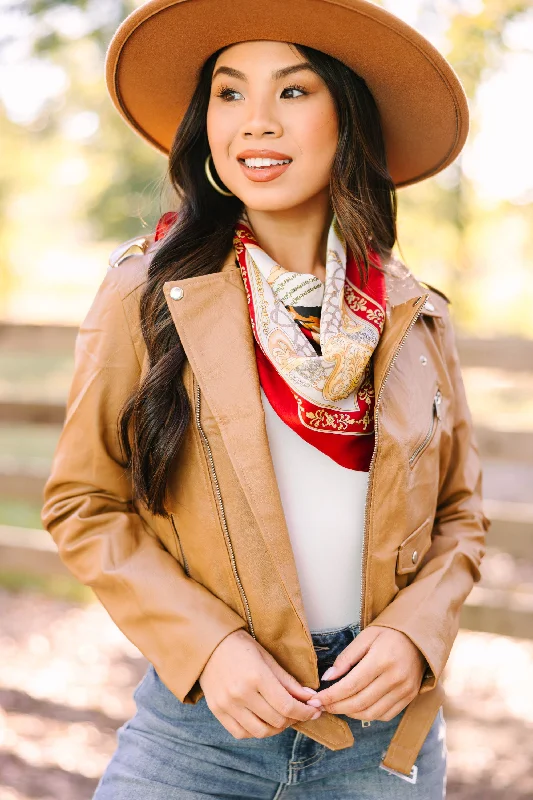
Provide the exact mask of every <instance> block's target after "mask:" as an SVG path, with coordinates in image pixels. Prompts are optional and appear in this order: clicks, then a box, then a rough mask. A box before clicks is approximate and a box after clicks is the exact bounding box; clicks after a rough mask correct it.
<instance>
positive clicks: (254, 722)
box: [234, 708, 281, 739]
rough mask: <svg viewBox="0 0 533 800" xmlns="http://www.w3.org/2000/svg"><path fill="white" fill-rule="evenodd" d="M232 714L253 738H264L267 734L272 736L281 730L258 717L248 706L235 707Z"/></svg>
mask: <svg viewBox="0 0 533 800" xmlns="http://www.w3.org/2000/svg"><path fill="white" fill-rule="evenodd" d="M234 714H235V719H236V721H237V722H238V723H239V725H241V726H242V727H243V728H244V729H245V730H246V731H248V732H249V734H250V736H253V737H254V738H255V739H265V738H266V737H267V736H274V735H275V734H277V733H280V732H281V731H280V729H279V728H275V727H273V726H272V725H269V724H268V723H266V722H265V721H264V720H262V719H260V718H259V717H258V716H257V714H254V712H253V711H250V709H249V708H236V709H235V712H234Z"/></svg>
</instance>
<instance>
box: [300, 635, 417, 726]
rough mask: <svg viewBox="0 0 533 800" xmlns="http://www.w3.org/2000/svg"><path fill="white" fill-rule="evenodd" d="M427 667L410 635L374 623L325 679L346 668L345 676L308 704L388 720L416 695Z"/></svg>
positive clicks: (345, 650) (338, 711)
mask: <svg viewBox="0 0 533 800" xmlns="http://www.w3.org/2000/svg"><path fill="white" fill-rule="evenodd" d="M354 664H356V665H357V666H354ZM351 667H353V669H351ZM426 667H427V661H426V659H425V657H424V656H423V655H422V653H421V651H420V650H419V649H418V647H416V645H414V644H413V642H412V641H411V640H410V639H409V637H408V636H406V635H405V634H404V633H402V632H401V631H397V630H393V629H392V628H384V627H381V626H379V625H373V626H371V627H369V628H366V629H365V630H363V631H361V633H359V634H358V635H357V636H356V638H355V639H354V640H353V642H351V644H349V645H348V647H346V648H345V649H344V650H343V651H342V653H340V655H339V656H338V657H337V658H336V660H335V662H334V665H333V667H330V669H329V670H326V672H325V673H324V676H326V680H333V679H334V678H338V677H340V676H341V675H345V673H348V674H347V675H346V677H344V678H343V679H342V680H340V681H338V683H335V684H334V685H333V686H329V687H328V688H327V689H323V690H322V691H321V692H317V694H316V695H314V696H313V697H312V698H310V699H309V700H308V705H312V706H313V707H317V708H318V707H321V708H324V709H325V710H326V711H329V712H330V713H332V714H346V716H348V717H353V718H354V719H362V720H373V719H375V720H383V721H385V720H387V721H388V720H391V719H393V717H395V716H396V715H397V714H399V713H400V711H402V709H403V708H405V706H406V705H408V703H410V702H411V700H413V699H414V698H415V697H416V695H417V694H418V691H419V689H420V684H421V682H422V677H423V674H424V671H425V669H426ZM348 670H350V671H349V672H348ZM324 676H322V677H324Z"/></svg>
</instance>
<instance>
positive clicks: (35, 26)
mask: <svg viewBox="0 0 533 800" xmlns="http://www.w3.org/2000/svg"><path fill="white" fill-rule="evenodd" d="M139 4H140V3H139V2H135V0H18V1H17V0H12V1H11V2H10V0H7V1H6V2H5V3H4V6H3V7H2V12H1V13H2V14H3V15H8V16H6V19H11V21H12V24H11V25H7V26H1V25H0V47H1V48H3V51H4V53H8V54H9V53H11V55H10V58H13V51H16V50H17V47H18V48H19V50H20V48H22V50H24V47H25V48H26V51H25V52H23V53H22V56H20V54H19V57H18V61H17V59H16V58H15V61H16V62H17V63H22V64H24V63H28V64H31V65H33V68H37V70H39V68H40V69H42V70H43V71H44V72H43V75H45V74H48V73H46V70H51V69H52V70H53V69H56V72H50V85H51V84H52V83H53V82H54V81H57V82H58V83H59V84H60V83H61V76H63V79H64V82H65V83H64V86H63V87H60V88H58V89H57V91H50V92H49V94H48V96H47V98H46V100H45V101H44V102H43V103H42V104H41V105H40V106H39V108H38V109H37V110H36V111H35V113H34V114H33V115H30V116H27V117H24V115H22V116H21V117H20V118H16V114H15V115H13V113H11V114H10V115H9V114H8V113H1V111H2V109H1V106H0V137H1V140H2V147H1V148H0V316H2V314H3V313H7V311H6V309H8V305H7V300H6V299H7V298H8V297H9V296H10V293H12V292H13V291H15V290H16V289H17V287H18V288H19V290H20V286H21V285H24V286H25V285H26V283H24V281H26V282H27V277H28V273H29V272H31V271H32V270H35V271H36V273H38V274H39V275H40V276H41V278H40V279H41V280H42V272H43V269H44V270H45V273H46V268H47V267H46V266H45V267H43V266H39V267H37V264H36V261H37V260H39V263H40V257H41V255H42V253H44V252H50V253H51V255H50V258H49V261H50V260H51V261H52V263H53V264H54V265H55V262H54V257H55V256H54V253H55V250H56V249H57V247H58V246H59V245H61V246H62V249H63V251H66V252H73V270H81V269H85V267H84V266H83V265H78V262H77V261H75V259H74V254H76V255H77V256H79V253H80V252H81V251H83V252H85V253H86V254H87V257H89V255H90V254H91V253H93V252H94V260H95V261H96V260H98V263H100V264H101V265H102V270H103V269H104V268H105V264H104V263H103V258H102V255H101V253H100V251H99V250H98V251H97V247H96V246H97V244H98V243H102V244H103V245H105V248H107V251H109V249H112V247H114V246H115V245H116V244H117V243H118V242H120V241H122V240H125V239H128V238H130V237H132V236H135V235H138V234H140V233H142V231H143V229H152V228H153V225H154V223H155V221H156V220H157V218H158V217H159V215H160V214H161V213H162V212H163V211H165V210H167V208H169V207H170V204H171V202H172V198H171V195H170V194H169V193H167V191H166V190H165V188H164V184H165V182H164V177H165V169H166V160H165V159H164V158H163V157H162V156H161V155H160V154H159V153H157V152H156V151H155V150H153V149H152V148H151V147H149V146H148V145H147V144H146V143H145V142H143V141H141V140H140V138H138V137H137V136H136V135H135V134H134V133H133V132H132V131H130V130H129V128H128V127H127V126H126V125H125V124H124V122H123V120H122V119H121V118H120V117H119V115H118V114H117V113H116V111H115V109H114V108H113V106H112V104H111V102H110V100H109V98H108V95H107V91H106V88H105V83H104V57H105V51H106V47H107V45H108V43H109V41H110V39H111V37H112V35H113V33H114V31H115V30H116V28H117V26H118V24H119V23H120V21H121V20H122V19H124V17H125V16H126V15H127V14H128V13H130V12H131V11H132V10H133V9H134V8H135V7H136V6H137V5H139ZM383 4H384V5H386V6H387V7H388V8H389V9H391V10H394V3H387V2H383ZM426 6H427V4H424V3H422V2H421V3H420V8H421V9H422V10H423V9H424V7H426ZM440 9H441V6H440V5H439V7H438V8H437V10H435V9H433V12H432V13H433V14H434V15H435V14H436V15H438V14H440V16H441V17H442V16H443V15H447V19H446V22H447V29H446V33H445V37H446V42H447V46H448V52H446V57H447V58H448V59H449V60H450V62H451V63H452V65H453V66H454V68H455V69H456V71H457V73H458V74H459V77H460V78H461V79H462V81H463V84H464V86H465V89H466V91H467V94H468V98H469V103H470V107H471V111H472V124H471V134H470V136H471V137H472V136H475V135H476V133H477V132H478V126H479V120H478V117H477V96H478V89H479V87H480V85H482V84H483V83H484V82H485V81H487V80H488V79H489V78H490V76H491V74H494V73H496V72H497V71H498V70H500V69H501V68H502V64H503V63H504V62H505V58H506V55H507V53H508V51H509V47H510V46H509V37H508V35H507V34H508V30H509V26H511V25H516V24H517V23H518V24H520V21H521V20H522V19H524V20H526V18H527V15H528V14H530V13H531V6H530V3H529V2H527V1H526V2H520V1H519V0H485V1H484V2H481V0H479V2H477V3H476V2H466V0H454V2H450V3H443V4H442V10H440ZM448 18H449V19H448ZM21 31H22V34H21ZM21 41H22V42H23V45H21ZM10 48H11V50H10ZM6 63H8V64H9V63H10V62H9V61H6ZM57 70H58V72H57ZM0 96H1V94H0ZM524 102H525V96H524ZM6 110H7V111H9V108H6ZM14 117H15V118H14ZM529 155H530V154H529V153H527V154H526V153H525V154H524V157H529ZM532 188H533V187H532ZM398 198H399V225H398V229H399V248H400V255H401V256H403V257H404V259H405V260H406V261H407V263H408V265H409V266H410V267H411V269H412V270H413V272H415V274H417V275H418V276H419V277H421V278H422V279H424V280H427V281H429V282H430V283H434V284H436V285H438V286H440V287H441V288H442V289H443V290H444V291H446V292H447V293H448V294H449V295H450V296H451V298H452V300H453V308H454V311H455V314H456V316H457V319H458V322H459V324H460V325H461V326H462V327H463V328H464V329H465V330H470V331H471V332H472V331H474V332H479V333H481V334H484V335H487V334H490V333H505V332H512V333H518V334H522V335H533V321H532V319H531V314H530V313H529V308H530V303H531V301H532V293H533V279H532V278H531V271H532V270H531V267H532V258H531V255H530V254H531V252H533V247H532V245H533V241H531V239H532V235H531V231H532V230H533V225H532V222H533V212H532V210H531V205H528V204H527V203H518V204H517V203H514V202H511V201H509V200H501V202H498V203H496V204H494V203H493V204H492V206H491V207H490V208H487V206H486V204H483V203H480V201H479V198H478V196H477V194H476V189H475V187H474V186H473V184H472V182H471V181H470V180H469V178H468V177H467V175H466V174H465V172H464V170H463V166H462V156H459V158H458V159H457V160H456V161H455V163H454V164H453V165H451V166H450V167H449V168H447V170H445V171H444V172H443V173H442V174H441V175H437V176H435V177H433V178H431V179H429V180H426V181H423V182H422V183H420V184H418V185H415V186H412V187H407V188H405V189H402V190H400V191H399V193H398ZM510 231H511V232H512V231H514V232H515V233H514V234H513V233H511V234H510ZM510 235H514V236H515V237H517V238H518V240H519V241H518V242H513V243H511V244H512V246H511V247H510V248H509V250H508V252H509V262H510V263H508V264H505V268H506V275H507V277H508V279H510V280H511V281H514V282H515V284H517V283H518V284H519V283H520V281H521V280H522V281H526V279H525V278H524V269H525V270H526V272H527V273H528V276H527V281H526V282H524V283H523V285H522V287H520V286H519V287H518V288H517V289H516V290H515V292H514V294H513V293H511V295H510V296H509V297H508V298H507V305H505V307H504V305H503V301H502V298H501V297H499V296H498V291H497V288H496V289H495V286H496V287H497V282H498V276H497V275H495V274H494V273H495V271H497V270H498V269H499V262H498V261H497V258H496V255H495V251H496V249H497V248H498V247H499V246H500V245H501V242H502V239H503V238H505V237H509V236H510ZM30 240H31V241H30ZM74 251H75V253H74ZM58 258H60V254H59V255H58ZM44 262H45V264H48V263H49V262H48V261H47V260H46V259H44ZM491 265H492V266H491ZM513 267H514V268H515V270H516V271H515V273H513V272H512V268H513ZM54 269H55V267H54ZM57 269H58V274H59V267H58V268H57ZM491 270H492V275H490V274H489V273H490V272H491ZM75 277H76V279H77V280H79V275H78V276H75ZM57 280H58V285H59V284H60V283H61V281H60V280H59V278H58V279H57ZM61 280H62V282H63V286H65V287H66V284H67V281H66V279H65V278H61ZM95 280H96V279H95ZM489 284H490V285H489ZM91 287H92V284H91ZM50 291H52V290H50ZM64 291H65V292H67V288H65V289H64ZM73 291H74V292H76V291H77V292H80V291H84V288H83V287H82V288H79V287H78V289H76V288H75V289H74V290H73ZM87 291H89V289H87ZM91 291H92V289H91ZM494 297H496V298H497V299H498V304H499V311H498V314H497V315H494V316H493V317H490V318H488V317H487V314H486V307H487V304H491V303H493V302H494ZM2 298H3V300H2ZM65 300H66V304H67V305H68V297H66V298H65Z"/></svg>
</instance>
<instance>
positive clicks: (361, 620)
mask: <svg viewBox="0 0 533 800" xmlns="http://www.w3.org/2000/svg"><path fill="white" fill-rule="evenodd" d="M428 298H429V294H426V296H425V300H424V303H425V302H426V300H427V299H428ZM424 303H421V304H420V305H419V306H418V309H417V311H416V314H415V315H414V316H413V318H412V320H411V322H410V323H409V326H408V327H407V330H406V331H405V333H404V335H403V336H402V338H401V340H400V343H399V345H398V347H397V348H396V351H395V353H394V355H393V357H392V358H391V360H390V362H389V366H388V367H387V371H386V372H385V375H384V376H383V382H382V384H381V387H380V390H379V392H378V396H377V397H376V406H375V408H374V420H375V428H374V450H373V452H372V458H371V459H370V467H369V469H368V486H367V492H366V503H365V515H364V526H363V552H362V557H361V613H360V616H359V629H360V630H363V627H364V616H365V611H366V609H365V590H366V586H365V572H366V570H365V567H366V558H367V549H368V510H369V506H370V495H371V488H372V478H373V473H374V462H375V460H376V452H377V449H378V432H379V421H378V410H379V401H380V400H381V395H382V394H383V389H384V387H385V383H386V381H387V378H388V377H389V375H390V371H391V369H392V367H393V365H394V362H395V361H396V359H397V358H398V353H399V352H400V350H401V349H402V347H403V345H404V342H405V340H406V338H407V336H408V334H409V332H410V330H411V328H412V327H413V326H414V324H415V322H416V321H417V319H418V317H419V316H420V314H421V312H422V308H423V306H424Z"/></svg>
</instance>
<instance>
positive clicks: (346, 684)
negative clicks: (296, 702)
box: [311, 651, 384, 706]
mask: <svg viewBox="0 0 533 800" xmlns="http://www.w3.org/2000/svg"><path fill="white" fill-rule="evenodd" d="M383 671H384V668H383V667H382V665H381V664H380V662H379V661H377V660H376V658H374V657H373V656H372V651H370V652H369V653H368V654H367V655H366V656H365V657H364V658H363V660H362V661H360V662H359V664H357V665H356V666H355V667H353V669H351V670H350V672H349V673H348V674H347V675H346V676H345V677H344V678H342V679H341V680H340V681H338V682H337V683H335V684H333V686H328V688H327V689H322V691H321V692H317V694H316V695H315V698H316V699H317V700H319V701H320V702H321V703H322V705H323V706H330V705H331V704H332V703H338V702H339V701H340V700H345V699H346V698H347V697H351V696H352V695H354V694H357V693H358V692H361V691H363V689H365V688H366V687H367V686H368V685H369V684H371V683H372V681H374V680H375V679H376V678H378V677H379V676H380V675H381V674H382V673H383ZM315 698H311V700H313V699H315Z"/></svg>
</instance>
